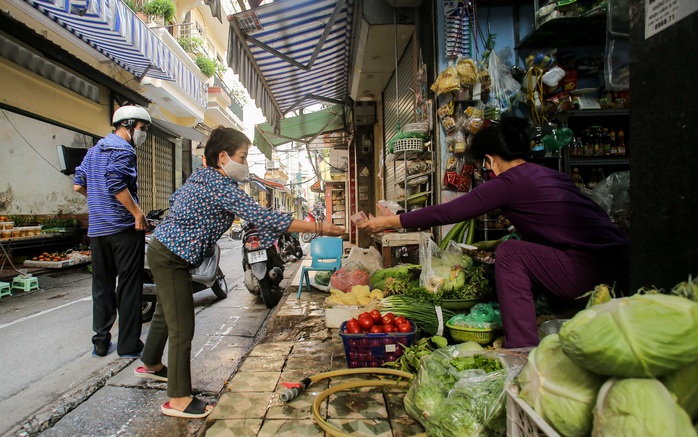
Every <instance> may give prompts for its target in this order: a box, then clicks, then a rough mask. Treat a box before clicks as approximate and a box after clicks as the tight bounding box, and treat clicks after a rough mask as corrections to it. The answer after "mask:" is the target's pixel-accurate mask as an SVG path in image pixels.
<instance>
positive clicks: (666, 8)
mask: <svg viewBox="0 0 698 437" xmlns="http://www.w3.org/2000/svg"><path fill="white" fill-rule="evenodd" d="M696 11H698V1H696V0H645V39H647V38H649V37H651V36H652V35H655V34H657V33H659V32H661V31H662V30H664V29H666V28H667V27H669V26H672V25H673V24H674V23H676V22H677V21H679V20H682V19H684V18H686V17H688V16H689V15H691V14H692V13H694V12H696Z"/></svg>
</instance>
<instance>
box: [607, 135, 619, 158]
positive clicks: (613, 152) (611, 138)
mask: <svg viewBox="0 0 698 437" xmlns="http://www.w3.org/2000/svg"><path fill="white" fill-rule="evenodd" d="M608 135H609V141H610V142H611V156H616V155H618V143H616V131H615V130H613V129H611V132H610V133H609V134H608Z"/></svg>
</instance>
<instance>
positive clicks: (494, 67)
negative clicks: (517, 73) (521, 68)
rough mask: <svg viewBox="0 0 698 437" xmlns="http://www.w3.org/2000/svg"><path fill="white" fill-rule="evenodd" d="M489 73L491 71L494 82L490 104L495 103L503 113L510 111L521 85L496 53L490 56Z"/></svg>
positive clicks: (491, 53)
mask: <svg viewBox="0 0 698 437" xmlns="http://www.w3.org/2000/svg"><path fill="white" fill-rule="evenodd" d="M487 71H489V73H490V78H491V81H492V86H491V93H490V103H495V104H496V105H497V106H499V108H501V110H502V111H507V110H509V108H511V102H512V101H513V100H514V98H515V97H516V96H517V95H518V93H519V90H520V89H521V85H520V84H519V83H518V82H517V81H516V80H514V78H513V77H512V76H511V74H510V73H509V70H508V69H507V68H506V66H505V65H504V64H503V63H502V61H500V60H499V57H498V56H497V54H496V53H495V52H494V51H491V52H490V54H489V64H488V66H487Z"/></svg>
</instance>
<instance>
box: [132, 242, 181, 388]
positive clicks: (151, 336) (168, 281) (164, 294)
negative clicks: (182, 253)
mask: <svg viewBox="0 0 698 437" xmlns="http://www.w3.org/2000/svg"><path fill="white" fill-rule="evenodd" d="M147 256H148V265H149V266H150V271H151V272H152V274H153V278H154V279H155V287H156V292H157V298H158V299H157V304H156V305H155V313H154V314H153V321H152V322H151V323H150V330H149V331H148V338H147V339H146V341H145V347H144V348H143V354H142V355H141V361H143V364H145V365H148V366H155V365H158V364H160V363H161V362H162V356H163V353H164V351H165V343H166V342H167V339H168V336H169V340H170V343H169V347H168V351H167V396H169V397H171V398H180V397H185V396H190V395H191V393H192V390H191V341H192V339H193V338H194V297H193V293H192V283H191V273H190V272H189V268H190V265H189V263H187V262H186V261H184V260H183V259H182V258H180V257H178V256H177V255H175V254H174V253H172V252H171V251H170V250H169V249H168V248H166V247H165V246H163V245H162V243H160V242H159V241H158V240H156V239H155V238H151V240H150V245H149V246H148V254H147Z"/></svg>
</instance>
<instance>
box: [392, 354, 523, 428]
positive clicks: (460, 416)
mask: <svg viewBox="0 0 698 437" xmlns="http://www.w3.org/2000/svg"><path fill="white" fill-rule="evenodd" d="M458 346H459V345H456V346H449V347H447V348H442V349H438V350H436V351H434V352H433V353H432V354H431V355H429V356H427V357H426V358H423V359H422V362H421V367H420V369H419V373H418V374H417V376H416V377H415V379H414V380H413V382H412V384H411V385H410V388H409V389H408V391H407V395H406V396H405V410H406V411H407V413H408V414H409V415H410V416H411V417H412V418H414V419H415V420H417V421H419V422H420V423H421V424H422V425H423V426H424V427H425V428H426V431H427V434H428V435H430V436H443V437H446V436H494V435H503V434H504V433H505V432H506V414H505V408H504V401H505V396H504V387H505V386H506V384H507V382H508V381H509V379H510V376H509V375H510V371H511V372H512V373H513V372H514V370H512V369H505V368H504V367H503V366H502V363H501V362H499V355H498V353H496V352H493V351H483V352H465V351H462V350H461V349H460V348H459V347H458ZM476 357H480V358H476ZM454 364H456V366H457V367H456V366H454ZM497 366H499V370H495V368H496V367H497ZM466 368H468V369H469V370H459V369H466ZM485 369H486V370H485ZM488 371H489V373H488Z"/></svg>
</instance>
